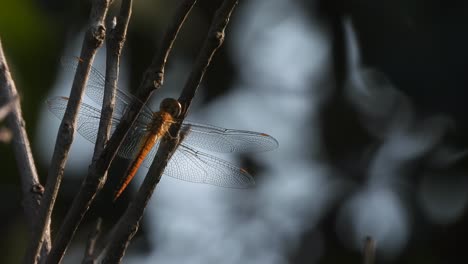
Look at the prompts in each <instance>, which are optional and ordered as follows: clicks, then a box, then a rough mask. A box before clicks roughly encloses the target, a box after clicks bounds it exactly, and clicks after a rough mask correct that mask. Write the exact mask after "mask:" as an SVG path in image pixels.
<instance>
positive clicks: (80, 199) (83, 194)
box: [51, 0, 195, 254]
mask: <svg viewBox="0 0 468 264" xmlns="http://www.w3.org/2000/svg"><path fill="white" fill-rule="evenodd" d="M127 2H128V1H127ZM194 2H195V0H186V1H184V2H183V3H182V4H181V5H180V6H179V8H178V9H177V11H176V14H175V15H174V18H173V24H171V25H170V26H169V27H168V29H167V31H166V33H165V36H164V38H163V44H162V46H161V47H162V49H161V51H160V52H159V53H158V55H156V59H154V60H153V64H152V66H151V67H150V68H151V69H158V71H157V72H154V71H151V70H148V71H147V72H146V74H145V76H144V78H145V79H144V80H143V81H142V84H141V86H140V88H139V91H144V92H142V93H140V94H142V96H141V97H140V98H139V99H140V100H141V101H143V102H146V101H147V100H148V98H149V96H150V95H151V94H152V92H153V91H154V90H155V89H157V88H158V87H157V86H155V85H153V83H160V84H162V79H163V73H164V67H165V63H166V60H167V57H168V54H169V52H170V51H171V48H172V43H173V42H174V41H175V39H176V37H177V34H178V32H179V29H180V27H181V25H182V23H183V22H184V21H185V18H186V17H187V15H188V13H189V12H190V10H191V9H192V6H193V4H194ZM129 3H130V4H129V5H128V7H129V8H130V7H131V2H129ZM124 4H125V1H123V2H122V7H123V8H124V7H125V6H127V5H124ZM129 14H130V12H129ZM121 21H125V20H124V19H119V20H118V21H117V26H116V29H117V28H118V24H119V23H120V22H121ZM155 62H160V63H161V65H154V63H155ZM161 69H162V70H161ZM148 83H150V84H151V86H145V84H148ZM142 107H143V105H140V104H135V105H131V106H130V109H129V111H128V112H127V113H126V115H125V116H124V117H123V118H122V120H121V122H120V123H119V125H118V127H117V129H116V130H115V132H114V133H113V135H112V137H111V138H110V140H109V141H108V143H107V144H106V147H105V148H104V149H103V151H102V153H101V155H100V156H99V158H98V159H97V160H93V162H92V164H91V165H90V167H89V170H88V175H87V177H86V178H85V180H84V183H83V185H82V188H81V189H80V191H79V193H78V195H77V196H76V197H75V199H74V201H73V203H72V206H71V208H70V210H69V211H68V213H67V215H66V217H65V220H64V224H63V225H62V226H61V227H60V229H59V232H58V234H57V238H56V241H55V243H56V244H57V249H56V250H57V254H58V252H62V253H60V254H63V252H64V251H65V250H66V247H67V246H68V243H69V241H70V240H71V238H72V237H73V235H74V233H75V231H76V229H77V228H78V225H79V224H80V222H81V220H82V219H83V216H84V215H85V213H86V212H87V210H88V208H89V206H90V205H91V203H92V202H93V200H94V198H95V195H96V193H97V192H98V191H99V190H100V189H101V188H102V186H103V185H104V183H105V181H106V176H107V170H108V169H109V166H110V164H111V162H112V160H113V159H114V157H115V155H116V153H117V150H118V148H119V147H120V145H121V144H122V142H123V139H124V138H125V136H126V134H127V131H128V129H129V128H130V126H131V125H133V123H134V122H135V120H136V118H137V117H138V113H139V112H140V110H141V109H142ZM54 245H55V244H54ZM58 245H60V248H59V246H58ZM54 250H55V246H54V248H53V249H52V252H54ZM51 254H52V253H51Z"/></svg>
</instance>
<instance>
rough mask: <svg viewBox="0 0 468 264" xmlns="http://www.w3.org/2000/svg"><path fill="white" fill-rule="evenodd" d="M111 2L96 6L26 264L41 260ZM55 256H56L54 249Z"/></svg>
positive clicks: (100, 0)
mask: <svg viewBox="0 0 468 264" xmlns="http://www.w3.org/2000/svg"><path fill="white" fill-rule="evenodd" d="M109 1H110V0H94V1H93V2H92V8H91V14H90V21H89V28H88V30H87V31H86V35H85V38H84V40H83V45H82V49H81V54H80V58H81V59H82V60H83V61H84V62H83V63H80V64H79V65H78V68H77V70H76V74H75V78H74V80H73V85H72V88H71V92H70V99H69V101H68V105H67V109H66V111H65V115H64V117H63V119H62V122H61V124H60V127H59V131H58V135H57V141H56V144H55V149H54V153H53V156H52V161H51V165H50V167H49V173H48V176H47V184H46V190H45V193H44V197H43V199H42V201H41V207H40V213H39V218H38V221H37V225H36V227H35V231H36V233H35V234H34V235H33V237H32V239H31V242H30V246H29V248H28V250H27V252H26V256H25V263H35V261H36V260H37V255H38V252H39V248H40V246H41V244H42V241H43V238H44V234H45V227H46V226H48V225H49V224H50V221H51V220H50V218H51V214H52V210H53V207H54V204H55V200H56V198H57V194H58V190H59V188H60V183H61V181H62V178H63V172H64V168H65V164H66V161H67V157H68V152H69V150H70V146H71V143H72V141H73V136H74V132H75V129H74V128H75V125H76V120H77V113H78V110H79V106H80V103H81V99H82V97H83V91H84V89H85V85H86V82H87V80H88V74H89V71H90V67H91V64H92V62H93V60H94V56H95V55H96V51H97V49H98V48H99V47H100V46H101V45H102V43H103V41H104V36H105V27H104V18H105V16H106V13H107V10H108V7H109ZM51 252H54V250H53V248H52V251H51ZM54 256H56V255H54ZM54 256H52V260H57V259H54ZM49 258H50V256H49ZM58 260H60V259H58ZM57 262H58V261H57Z"/></svg>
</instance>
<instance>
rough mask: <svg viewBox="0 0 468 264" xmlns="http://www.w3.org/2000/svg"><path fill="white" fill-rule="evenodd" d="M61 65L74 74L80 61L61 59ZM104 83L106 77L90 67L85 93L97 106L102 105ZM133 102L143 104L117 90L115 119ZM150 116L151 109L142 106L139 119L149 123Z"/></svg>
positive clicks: (72, 58)
mask: <svg viewBox="0 0 468 264" xmlns="http://www.w3.org/2000/svg"><path fill="white" fill-rule="evenodd" d="M61 63H62V66H63V68H64V69H65V70H67V71H70V72H72V73H74V72H75V71H76V68H77V67H78V64H79V63H81V60H80V59H79V58H76V57H63V58H62V59H61ZM105 83H106V77H105V76H104V75H103V74H102V73H101V72H100V71H99V70H97V69H96V68H94V67H93V66H91V70H90V72H89V77H88V83H87V85H86V91H85V92H86V95H87V96H88V97H89V98H91V100H93V102H95V103H96V104H98V105H102V101H103V98H104V86H105ZM134 101H135V102H139V103H140V104H143V103H142V102H140V101H139V100H138V99H137V98H136V97H134V96H133V95H130V94H127V93H125V92H124V91H122V90H120V89H117V90H116V95H115V107H114V114H113V115H114V116H117V117H121V116H123V115H124V114H125V111H127V108H128V106H129V105H130V104H131V103H132V102H134ZM151 116H152V111H151V109H150V108H149V107H148V106H146V105H143V110H142V112H141V113H140V119H143V120H145V121H148V122H149V121H150V120H151Z"/></svg>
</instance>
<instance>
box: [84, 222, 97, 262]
mask: <svg viewBox="0 0 468 264" xmlns="http://www.w3.org/2000/svg"><path fill="white" fill-rule="evenodd" d="M101 225H102V218H98V219H97V221H96V225H95V226H94V228H93V230H92V231H91V233H90V234H89V237H88V244H87V245H86V251H85V256H84V259H83V261H82V263H83V264H95V263H97V255H96V254H95V253H96V244H97V240H98V239H99V236H100V235H101Z"/></svg>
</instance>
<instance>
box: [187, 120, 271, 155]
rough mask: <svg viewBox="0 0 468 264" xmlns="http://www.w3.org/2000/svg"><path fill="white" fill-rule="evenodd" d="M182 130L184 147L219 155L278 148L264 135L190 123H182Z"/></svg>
mask: <svg viewBox="0 0 468 264" xmlns="http://www.w3.org/2000/svg"><path fill="white" fill-rule="evenodd" d="M182 130H183V131H186V135H185V138H184V140H183V143H184V145H187V146H189V147H194V148H200V149H206V150H209V151H215V152H220V153H229V152H263V151H269V150H273V149H276V148H277V147H278V141H276V139H274V138H273V137H272V136H270V135H267V134H265V133H258V132H252V131H246V130H236V129H226V128H221V127H216V126H210V125H203V124H197V123H191V122H184V123H183V124H182Z"/></svg>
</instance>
